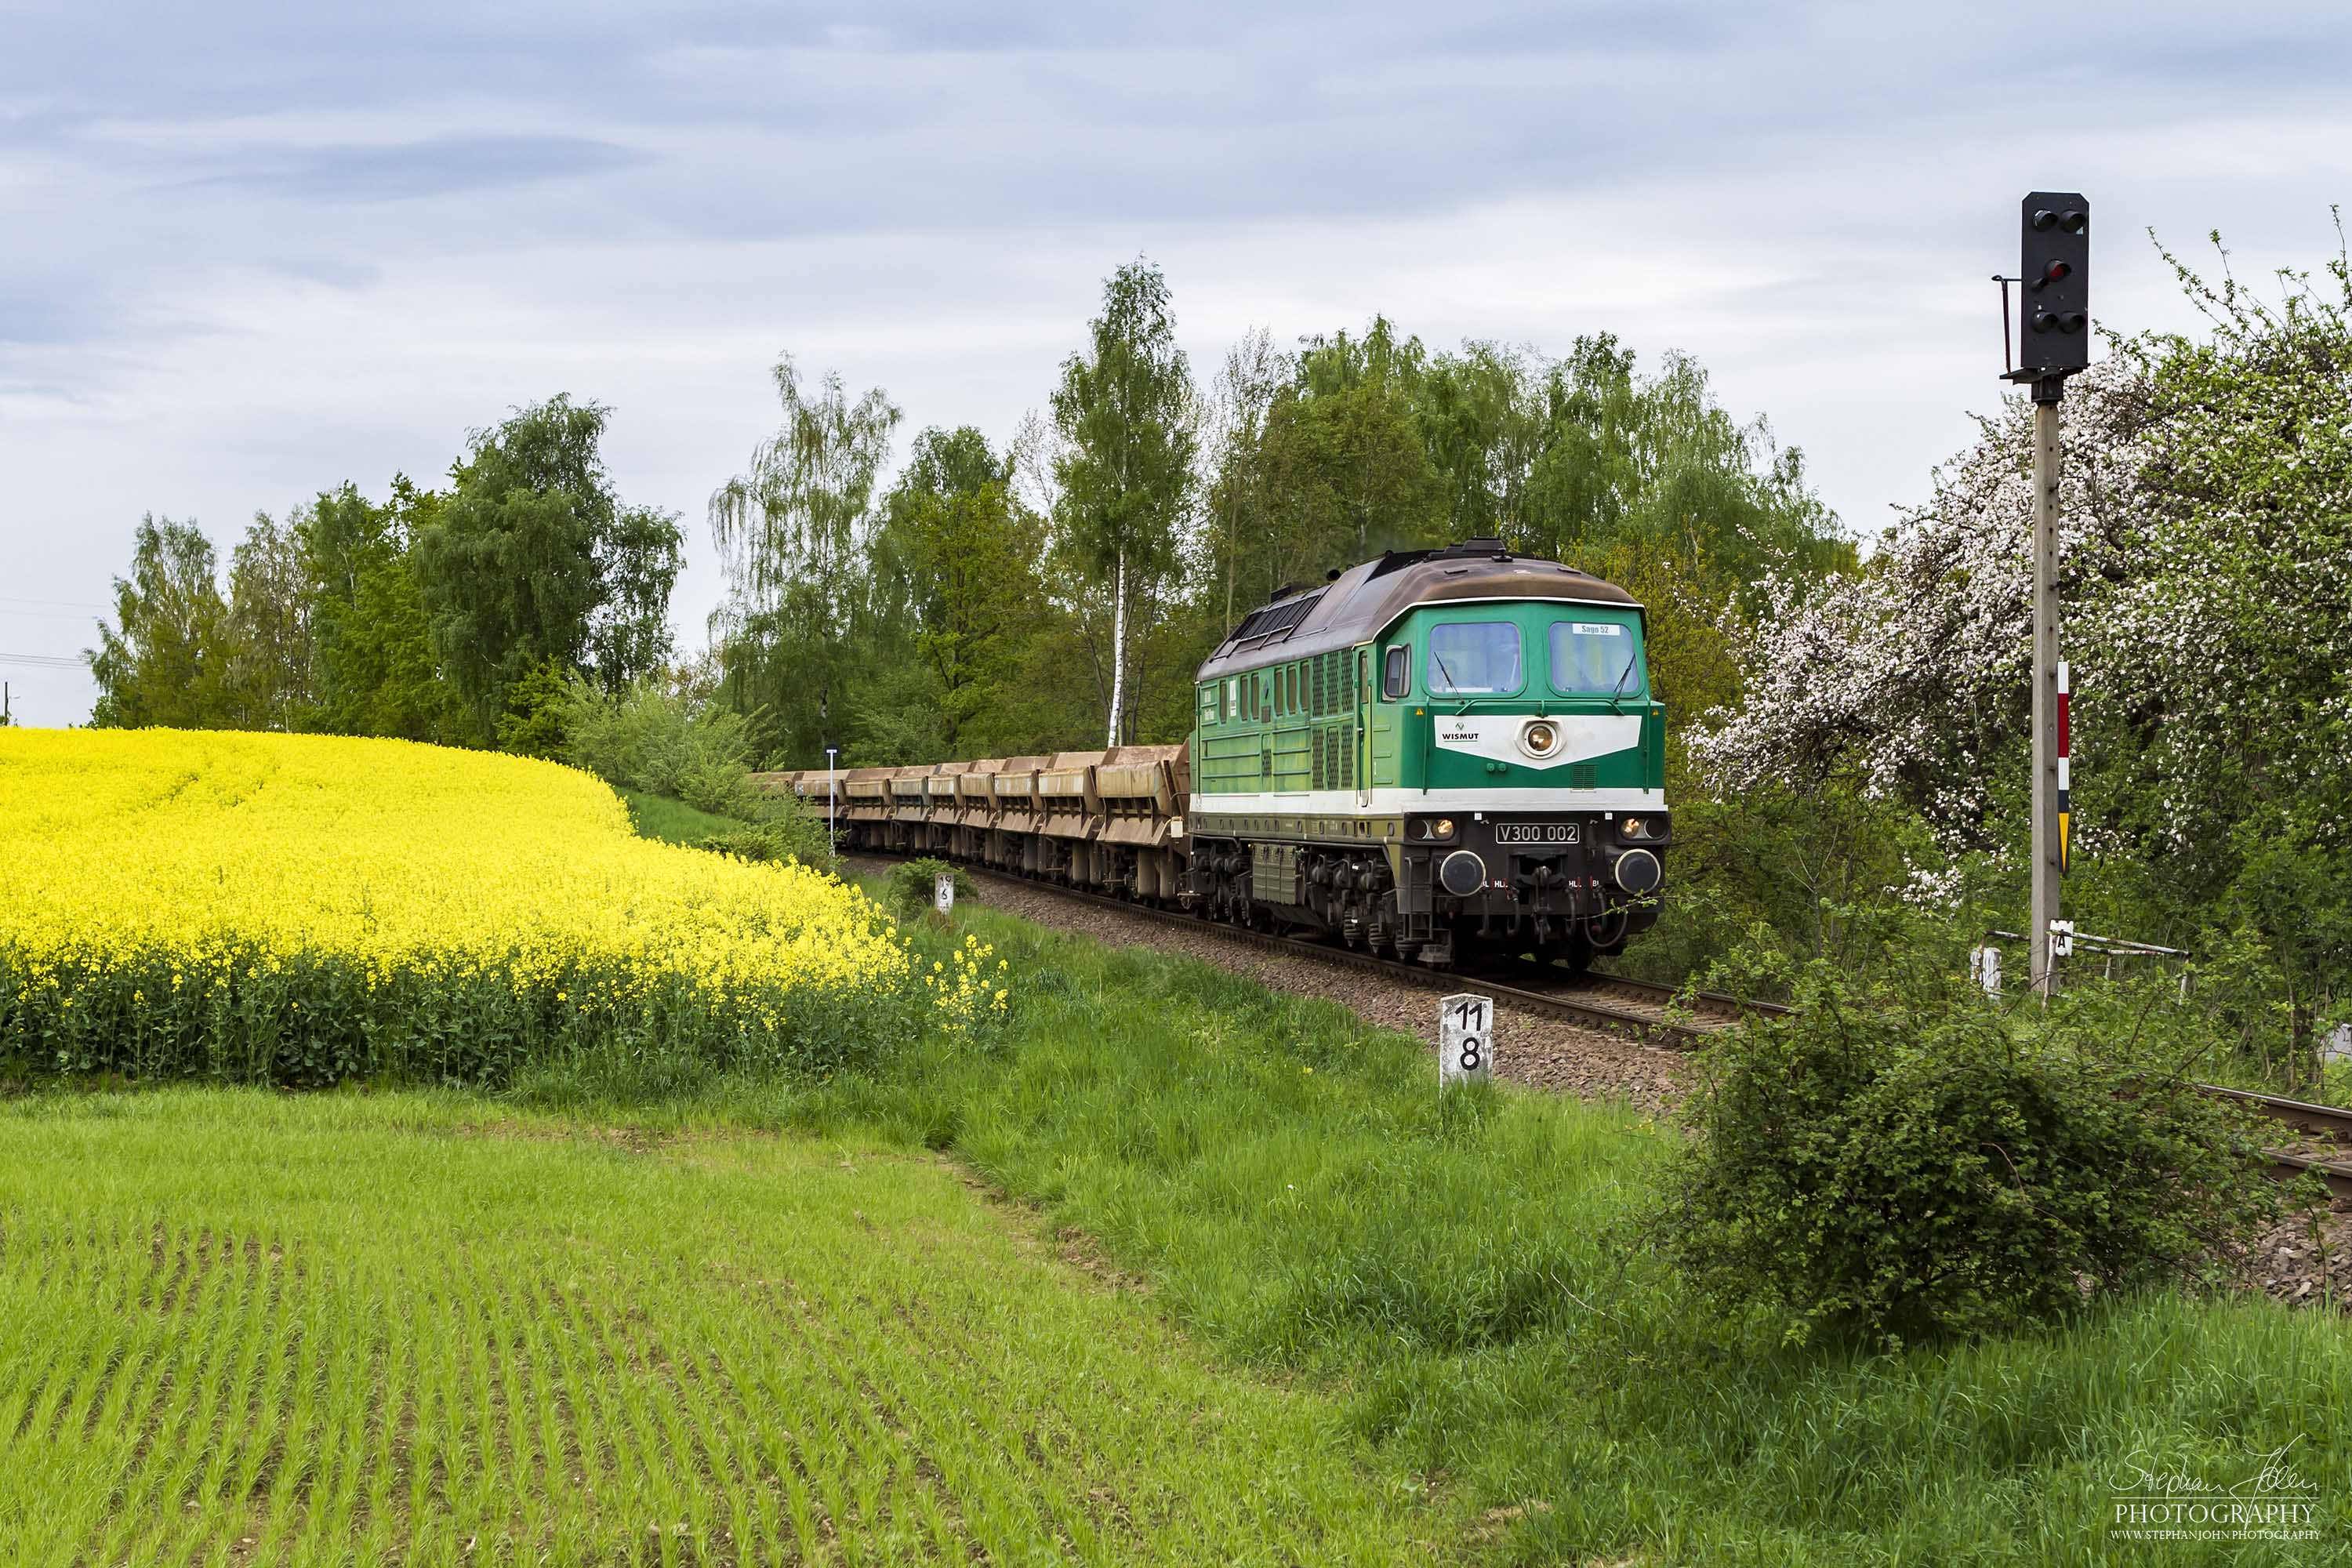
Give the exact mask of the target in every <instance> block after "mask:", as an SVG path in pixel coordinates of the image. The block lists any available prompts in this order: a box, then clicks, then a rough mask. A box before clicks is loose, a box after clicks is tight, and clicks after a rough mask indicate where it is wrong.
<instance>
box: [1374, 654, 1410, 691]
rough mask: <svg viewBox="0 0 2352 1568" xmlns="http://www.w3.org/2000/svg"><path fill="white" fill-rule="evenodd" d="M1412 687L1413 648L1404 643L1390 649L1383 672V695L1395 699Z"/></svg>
mask: <svg viewBox="0 0 2352 1568" xmlns="http://www.w3.org/2000/svg"><path fill="white" fill-rule="evenodd" d="M1410 690H1412V648H1411V647H1408V646H1406V645H1404V644H1402V643H1400V644H1398V645H1397V646H1396V647H1392V648H1391V649H1389V652H1388V659H1387V662H1386V664H1385V665H1384V666H1383V667H1382V669H1381V696H1383V697H1385V698H1388V699H1389V700H1391V701H1394V700H1396V699H1398V698H1400V697H1402V696H1403V695H1404V694H1405V693H1406V692H1408V691H1410Z"/></svg>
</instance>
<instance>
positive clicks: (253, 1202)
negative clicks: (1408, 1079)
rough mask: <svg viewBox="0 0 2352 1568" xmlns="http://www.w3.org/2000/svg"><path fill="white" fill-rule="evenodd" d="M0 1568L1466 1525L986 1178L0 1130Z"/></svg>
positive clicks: (664, 1559)
mask: <svg viewBox="0 0 2352 1568" xmlns="http://www.w3.org/2000/svg"><path fill="white" fill-rule="evenodd" d="M0 1191H5V1193H6V1194H7V1197H6V1200H5V1206H0V1227H5V1251H0V1562H5V1563H9V1564H12V1565H32V1564H44V1563H56V1564H59V1565H61V1568H62V1565H64V1564H68V1563H110V1564H111V1563H132V1564H149V1563H157V1564H160V1563H172V1564H179V1563H243V1562H254V1563H383V1562H390V1561H395V1560H396V1561H399V1562H403V1563H541V1562H547V1563H615V1562H640V1561H642V1562H661V1563H773V1562H781V1561H805V1562H828V1563H829V1562H840V1563H900V1562H924V1563H931V1562H938V1563H967V1562H982V1561H986V1562H992V1563H1036V1562H1051V1561H1070V1562H1155V1563H1157V1562H1169V1563H1224V1562H1226V1561H1229V1560H1230V1559H1231V1554H1232V1552H1234V1549H1235V1548H1236V1547H1237V1546H1239V1545H1242V1544H1244V1543H1246V1544H1247V1546H1248V1548H1249V1551H1250V1552H1253V1553H1255V1554H1256V1557H1257V1560H1259V1561H1267V1562H1276V1561H1279V1562H1294V1563H1327V1562H1328V1563H1371V1562H1381V1563H1385V1562H1391V1561H1398V1560H1401V1559H1403V1558H1406V1557H1410V1556H1413V1555H1416V1554H1417V1553H1418V1552H1419V1550H1420V1549H1419V1548H1418V1547H1416V1545H1415V1542H1416V1541H1417V1539H1418V1538H1419V1537H1420V1536H1421V1535H1422V1534H1423V1533H1425V1532H1431V1531H1445V1530H1446V1529H1447V1528H1448V1527H1447V1526H1446V1524H1445V1522H1444V1519H1443V1518H1442V1517H1441V1516H1439V1515H1437V1514H1435V1513H1433V1512H1432V1511H1431V1510H1427V1509H1425V1508H1423V1507H1422V1506H1420V1505H1418V1504H1417V1503H1416V1501H1415V1500H1414V1496H1413V1493H1412V1490H1411V1489H1410V1488H1409V1487H1408V1486H1405V1485H1401V1484H1400V1482H1399V1480H1398V1479H1397V1478H1395V1477H1393V1476H1384V1475H1378V1474H1375V1473H1373V1472H1372V1470H1371V1469H1370V1468H1369V1467H1368V1466H1367V1465H1366V1464H1365V1463H1364V1459H1365V1456H1364V1453H1363V1452H1362V1450H1361V1447H1360V1445H1358V1444H1356V1443H1354V1442H1352V1441H1350V1440H1349V1439H1347V1438H1345V1437H1344V1436H1337V1435H1336V1423H1335V1421H1334V1405H1333V1401H1332V1400H1331V1398H1330V1397H1329V1396H1328V1394H1317V1393H1313V1392H1309V1391H1304V1390H1299V1389H1284V1388H1278V1387H1275V1386H1272V1385H1269V1384H1265V1383H1263V1382H1259V1381H1253V1380H1251V1379H1248V1378H1245V1377H1244V1376H1242V1375H1239V1374H1237V1373H1234V1372H1232V1371H1230V1370H1221V1369H1219V1368H1217V1367H1216V1366H1214V1365H1213V1364H1211V1363H1210V1362H1209V1361H1208V1359H1207V1358H1206V1357H1204V1356H1203V1355H1202V1353H1201V1352H1200V1351H1199V1350H1198V1349H1197V1348H1195V1347H1193V1346H1192V1345H1190V1344H1188V1343H1187V1342H1184V1341H1183V1340H1182V1339H1181V1338H1180V1337H1179V1336H1178V1335H1177V1334H1176V1333H1174V1332H1173V1331H1171V1329H1170V1328H1169V1327H1168V1326H1167V1324H1166V1323H1165V1322H1164V1321H1162V1320H1161V1319H1160V1316H1159V1315H1158V1314H1157V1313H1156V1312H1155V1311H1154V1310H1152V1309H1151V1308H1150V1305H1149V1304H1148V1303H1147V1302H1146V1301H1144V1300H1141V1299H1140V1298H1139V1297H1138V1296H1136V1295H1134V1294H1132V1293H1129V1292H1124V1291H1120V1290H1118V1289H1107V1288H1105V1287H1104V1286H1103V1285H1101V1284H1100V1283H1098V1282H1097V1280H1096V1279H1094V1278H1093V1277H1092V1276H1091V1275H1089V1274H1087V1272H1085V1271H1083V1270H1081V1269H1079V1268H1073V1267H1071V1266H1070V1265H1069V1264H1067V1263H1066V1262H1065V1261H1063V1260H1062V1258H1060V1257H1059V1256H1057V1253H1056V1251H1055V1247H1053V1246H1052V1245H1051V1244H1050V1242H1049V1241H1041V1240H1040V1238H1039V1234H1038V1232H1037V1230H1036V1227H1035V1226H1034V1224H1033V1223H1032V1222H1031V1221H1030V1220H1028V1219H1027V1218H1026V1217H1024V1215H1021V1214H1020V1213H1018V1212H1014V1211H1009V1210H1007V1209H1005V1208H1003V1207H1001V1206H999V1205H994V1204H992V1203H990V1202H988V1201H985V1200H984V1199H983V1198H982V1196H981V1195H980V1194H977V1193H975V1192H974V1191H973V1189H972V1188H971V1185H970V1184H968V1183H967V1182H966V1180H964V1179H963V1178H962V1177H961V1175H960V1173H958V1172H957V1171H956V1170H955V1169H954V1168H953V1167H952V1166H951V1165H950V1164H949V1163H947V1162H945V1161H942V1160H940V1159H939V1158H937V1157H934V1156H929V1155H925V1154H921V1153H919V1152H916V1153H909V1152H905V1151H900V1150H891V1149H887V1148H883V1147H881V1146H878V1145H877V1144H876V1143H875V1142H872V1141H871V1140H867V1139H847V1140H813V1139H799V1138H790V1139H779V1138H776V1137H772V1136H763V1135H760V1134H757V1133H751V1132H747V1131H730V1132H723V1133H709V1134H702V1135H696V1136H690V1137H668V1138H664V1137H654V1136H648V1135H646V1134H644V1133H642V1132H636V1133H633V1132H630V1131H626V1130H617V1131H616V1130H613V1129H608V1128H604V1127H600V1126H597V1125H594V1124H592V1123H583V1122H576V1121H554V1120H551V1119H548V1118H543V1117H535V1116H530V1115H517V1114H514V1113H512V1112H510V1111H508V1110H502V1109H500V1108H499V1107H496V1106H493V1105H489V1104H488V1103H485V1102H483V1101H480V1100H467V1099H461V1098H457V1097H451V1096H428V1095H419V1094H394V1095H384V1096H373V1097H362V1096H335V1097H331V1098H313V1099H299V1098H290V1097H283V1096H270V1095H267V1094H262V1093H257V1092H212V1091H204V1090H191V1089H168V1090H162V1091H158V1092H155V1093H152V1094H142V1095H133V1096H93V1097H89V1098H82V1099H71V1098H56V1099H42V1100H33V1101H29V1102H18V1103H16V1104H15V1105H13V1106H9V1107H5V1108H0Z"/></svg>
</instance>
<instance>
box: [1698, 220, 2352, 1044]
mask: <svg viewBox="0 0 2352 1568" xmlns="http://www.w3.org/2000/svg"><path fill="white" fill-rule="evenodd" d="M2217 243H2218V238H2217ZM2167 259H2168V260H2173V265H2174V266H2175V268H2176V269H2177V270H2178V271H2179V276H2180V278H2181V280H2182V284H2183V286H2184V288H2186V289H2188V290H2189V294H2190V297H2191V298H2192V299H2194V300H2196V301H2197V302H2198V303H2199V304H2200V306H2201V307H2202V308H2203V309H2204V310H2205V311H2206V313H2207V315H2208V316H2209V318H2210V321H2211V322H2212V329H2213V330H2212V331H2210V334H2208V335H2206V336H2203V337H2201V338H2197V339H2191V338H2189V337H2185V336H2179V335H2170V334H2164V335H2159V334H2147V335H2142V336H2139V337H2135V338H2123V339H2116V340H2113V341H2112V342H2111V343H2110V349H2111V353H2110V354H2109V356H2108V358H2107V359H2106V361H2105V363H2103V364H2101V365H2099V366H2098V367H2096V368H2095V369H2094V370H2093V371H2091V372H2090V373H2088V374H2084V375H2081V376H2078V377H2076V378H2074V380H2073V381H2072V382H2070V383H2069V384H2068V389H2067V390H2068V395H2067V400H2066V405H2065V421H2066V423H2065V468H2064V479H2063V497H2062V502H2063V520H2064V521H2063V527H2062V530H2061V539H2060V552H2061V568H2060V597H2061V600H2062V602H2063V617H2064V621H2063V634H2062V640H2063V656H2064V657H2065V658H2068V660H2069V661H2070V663H2071V665H2072V668H2073V682H2074V758H2075V764H2074V811H2075V822H2076V838H2075V845H2076V848H2075V854H2076V856H2077V858H2078V863H2079V865H2078V869H2079V871H2080V872H2081V873H2082V874H2080V875H2078V876H2077V877H2076V878H2075V879H2074V880H2073V881H2070V884H2069V888H2068V895H2067V896H2068V898H2069V900H2070V901H2073V902H2074V903H2075V904H2076V906H2077V907H2078V908H2080V909H2083V910H2085V911H2086V912H2095V913H2096V915H2097V916H2098V918H2100V919H2102V920H2104V921H2111V922H2114V923H2113V924H2111V925H2110V926H2109V927H2108V928H2107V929H2116V928H2117V927H2120V928H2122V929H2123V930H2125V931H2126V934H2132V935H2139V936H2147V937H2156V938H2158V939H2161V938H2163V937H2165V936H2170V937H2172V938H2174V939H2176V940H2187V941H2200V940H2201V943H2202V945H2203V947H2204V948H2205V949H2206V950H2208V951H2210V950H2212V949H2213V948H2214V947H2215V946H2216V945H2217V944H2218V943H2220V942H2222V941H2223V940H2224V939H2225V938H2232V937H2234V938H2236V939H2239V940H2240V941H2241V942H2253V943H2254V944H2255V945H2256V946H2258V947H2259V948H2260V950H2261V952H2262V955H2263V963H2264V964H2265V966H2266V968H2267V970H2268V973H2269V975H2270V978H2271V980H2272V981H2273V982H2274V986H2275V989H2276V990H2277V992H2278V993H2279V994H2283V995H2284V998H2285V1001H2284V1007H2285V1010H2286V1012H2287V1013H2288V1014H2289V1015H2290V1016H2291V1023H2290V1025H2289V1027H2290V1029H2291V1032H2292V1033H2293V1035H2294V1039H2295V1042H2296V1047H2297V1050H2298V1052H2300V1051H2301V1049H2302V1047H2304V1046H2305V1044H2306V1043H2307V1042H2308V1041H2309V1040H2310V1038H2311V1037H2312V1031H2313V1027H2314V1026H2315V1024H2316V1023H2319V1022H2323V1021H2325V1020H2326V1018H2327V1017H2328V1016H2331V1015H2332V1014H2333V1013H2336V1012H2344V1011H2347V1010H2352V269H2347V265H2346V262H2345V260H2344V258H2342V256H2341V255H2339V257H2338V258H2337V259H2336V261H2335V262H2333V263H2331V264H2330V265H2329V267H2328V268H2327V269H2326V273H2325V274H2324V275H2323V276H2322V277H2321V278H2319V279H2317V280H2314V279H2312V278H2311V277H2309V276H2308V275H2305V274H2299V273H2284V274H2281V275H2280V279H2281V283H2282V286H2283V288H2282V298H2281V300H2280V301H2279V302H2278V303H2277V304H2275V305H2273V304H2270V303H2266V302H2264V301H2263V300H2258V299H2257V298H2256V297H2255V296H2254V295H2253V294H2252V292H2250V291H2249V290H2247V289H2244V288H2242V287H2241V286H2240V285H2238V284H2237V283H2235V282H2234V281H2232V280H2230V279H2228V278H2227V276H2226V272H2225V274H2224V280H2223V281H2222V282H2221V284H2220V285H2219V286H2218V287H2217V286H2213V285H2210V284H2208V283H2207V282H2206V281H2205V280H2204V279H2200V277H2199V276H2197V275H2196V274H2195V273H2194V272H2192V271H2191V270H2190V269H2189V268H2186V267H2184V266H2181V264H2180V263H2179V261H2177V260H2174V259H2173V258H2171V257H2170V255H2169V253H2167ZM2030 423H2031V418H2030V405H2028V404H2027V403H2026V402H2025V401H2024V400H2023V399H2022V398H2021V397H2018V398H2013V399H2011V400H2010V401H2009V402H2008V404H2007V405H2005V406H2004V407H2003V408H2002V410H2001V411H2000V413H1999V414H1997V415H1995V416H1990V417H1989V418H1985V419H1983V420H1982V421H1981V424H1982V436H1981V437H1980V439H1979V441H1978V443H1977V444H1976V445H1975V446H1974V447H1971V448H1970V449H1969V450H1968V451H1967V452H1964V453H1962V454H1961V455H1960V456H1959V457H1958V458H1956V459H1954V460H1953V461H1952V462H1951V463H1950V464H1948V466H1947V467H1945V468H1942V469H1939V470H1938V471H1937V475H1936V480H1935V491H1934V494H1933V496H1932V497H1931V499H1929V500H1927V502H1926V503H1925V504H1924V505H1922V506H1920V507H1918V508H1916V510H1912V511H1911V512H1909V513H1907V514H1906V515H1905V516H1903V517H1902V518H1901V519H1900V520H1899V521H1897V522H1896V523H1895V526H1894V527H1892V528H1891V529H1889V530H1888V531H1886V533H1885V537H1884V538H1883V539H1882V540H1881V541H1880V542H1879V545H1878V548H1877V550H1876V552H1874V554H1873V556H1872V557H1871V559H1870V560H1869V561H1868V562H1867V563H1865V565H1864V569H1863V570H1862V571H1861V572H1860V573H1858V574H1853V575H1852V576H1849V577H1842V578H1837V579H1832V580H1830V581H1829V582H1828V583H1827V584H1823V583H1822V581H1821V580H1819V579H1813V580H1809V581H1806V582H1803V583H1797V584H1787V585H1780V584H1775V585H1774V595H1773V605H1774V613H1772V614H1770V615H1769V616H1763V617H1760V618H1759V620H1758V621H1757V622H1756V623H1755V624H1754V626H1753V627H1752V629H1751V630H1750V631H1749V632H1748V634H1747V636H1746V637H1745V638H1744V640H1743V642H1742V644H1741V647H1740V648H1739V650H1738V657H1739V660H1740V664H1741V673H1742V689H1743V698H1742V700H1741V701H1740V703H1739V705H1738V707H1737V709H1736V710H1721V711H1718V712H1717V714H1715V715H1713V716H1711V719H1710V721H1709V722H1707V723H1706V725H1705V726H1704V727H1703V728H1702V730H1701V731H1700V732H1699V733H1698V734H1696V736H1695V737H1694V739H1693V742H1692V754H1693V757H1694V759H1695V761H1696V763H1697V766H1698V768H1699V771H1700V773H1701V774H1702V776H1703V777H1704V778H1705V779H1706V782H1707V784H1708V786H1709V787H1710V788H1711V789H1712V790H1713V791H1714V792H1716V793H1717V795H1719V796H1721V797H1724V798H1726V799H1727V800H1730V801H1734V802H1736V801H1738V799H1740V798H1741V797H1743V796H1746V795H1751V794H1760V793H1764V792H1771V791H1783V792H1786V791H1794V792H1797V793H1798V794H1799V795H1805V794H1808V793H1810V794H1813V795H1820V794H1822V792H1824V791H1825V790H1834V789H1836V788H1837V787H1839V786H1840V784H1846V785H1849V786H1851V787H1852V788H1854V789H1856V790H1858V791H1859V792H1860V793H1861V794H1862V795H1864V796H1865V797H1866V798H1869V799H1872V800H1875V801H1881V802H1885V803H1888V804H1890V805H1897V806H1899V807H1901V808H1903V809H1904V810H1906V812H1908V813H1911V814H1916V817H1917V819H1918V820H1920V821H1921V822H1923V823H1924V824H1925V826H1926V827H1927V829H1928V830H1929V832H1930V833H1931V835H1932V837H1933V841H1934V843H1935V845H1936V847H1937V849H1938V850H1939V851H1940V854H1941V861H1942V864H1941V866H1940V867H1927V868H1922V870H1923V876H1922V878H1921V879H1920V882H1919V884H1918V885H1919V886H1921V887H1923V888H1935V887H1936V886H1937V881H1938V879H1937V875H1936V873H1937V872H1939V871H1940V872H1941V873H1942V876H1941V886H1942V888H1943V889H1947V890H1948V889H1953V888H1956V887H1957V886H1958V884H1959V883H1960V881H1962V880H1963V879H1964V878H1963V876H1962V875H1961V874H1962V873H1968V874H1969V878H1972V879H1975V880H1978V881H1980V882H1987V883H1988V884H1989V885H1990V887H1991V888H1993V889H1996V890H2007V891H2010V892H2016V893H2018V894H2019V896H2018V897H2017V899H2016V901H2017V902H2018V903H2019V904H2020V905H2021V903H2022V899H2021V891H2020V889H2021V847H2022V844H2023V840H2024V833H2025V814H2026V806H2025V802H2026V786H2027V783H2028V781H2027V777H2026V774H2027V772H2028V767H2027V763H2026V747H2027V720H2028V709H2029V695H2030V694H2029V659H2030V654H2031V646H2030V629H2031V601H2030V597H2029V592H2028V590H2029V585H2030V576H2031V569H2032V568H2031V541H2032V536H2031V521H2032V500H2033V497H2032V477H2031V448H2030V445H2029V440H2028V432H2029V427H2030ZM2200 933H2201V939H2200Z"/></svg>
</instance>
